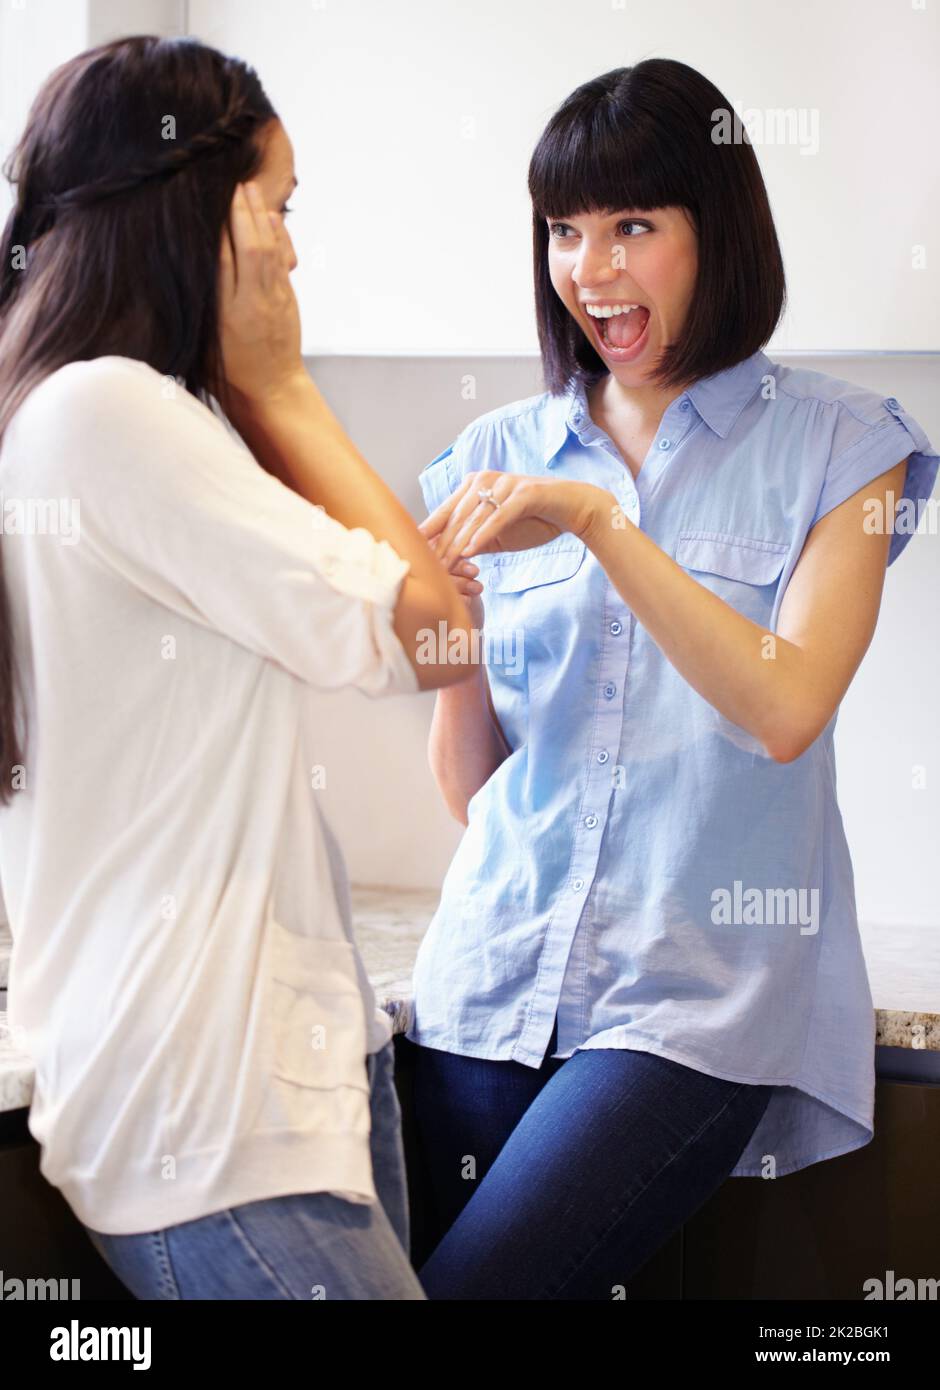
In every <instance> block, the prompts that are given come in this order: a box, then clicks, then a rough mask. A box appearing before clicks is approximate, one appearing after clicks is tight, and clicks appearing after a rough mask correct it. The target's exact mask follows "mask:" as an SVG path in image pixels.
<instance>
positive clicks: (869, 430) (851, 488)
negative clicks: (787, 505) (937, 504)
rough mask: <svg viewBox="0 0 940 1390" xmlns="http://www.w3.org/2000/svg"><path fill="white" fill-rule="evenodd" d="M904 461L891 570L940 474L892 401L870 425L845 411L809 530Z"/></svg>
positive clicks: (921, 437) (924, 442)
mask: <svg viewBox="0 0 940 1390" xmlns="http://www.w3.org/2000/svg"><path fill="white" fill-rule="evenodd" d="M902 459H909V462H908V465H907V476H906V478H905V481H904V492H903V495H902V497H901V498H896V499H895V518H894V532H893V534H892V536H891V545H890V549H889V551H888V564H889V565H890V564H892V563H893V562H894V561H895V560H896V559H897V558H898V556H899V555H900V554H901V551H902V550H903V549H904V547H905V546H906V545H907V543H908V541H909V540H910V538H911V536H912V535H913V534H914V531H915V530H916V528H917V525H918V523H919V521H920V518H921V515H922V513H923V511H924V508H925V506H926V504H927V502H928V501H929V498H930V495H931V493H932V492H933V488H934V484H935V483H936V480H937V470H938V468H940V455H938V454H937V451H936V450H935V449H934V448H933V447H932V445H931V443H930V441H929V439H928V438H927V436H926V434H925V433H924V431H923V430H922V429H921V427H920V425H919V424H918V423H917V421H916V420H915V419H914V418H913V416H911V415H909V414H908V413H907V411H906V410H905V409H904V408H903V406H901V405H900V403H899V402H898V401H897V400H896V399H895V398H894V397H893V396H888V397H885V398H883V399H882V400H881V401H880V404H879V405H878V406H877V407H876V408H875V409H874V411H873V412H869V413H868V418H867V419H861V418H859V417H858V416H857V415H855V414H854V413H853V412H851V411H849V410H845V409H843V410H842V413H841V416H840V420H839V427H838V429H837V430H836V432H835V441H834V448H833V452H832V457H831V459H830V462H829V465H828V468H827V470H826V476H825V481H824V483H823V487H822V491H821V493H820V496H819V501H818V503H817V506H816V512H815V515H814V516H813V520H812V523H811V524H812V525H815V524H816V522H817V521H819V520H820V519H821V518H822V517H824V516H825V515H826V513H827V512H831V511H832V509H833V508H834V507H838V506H839V505H840V504H841V503H842V502H845V501H847V499H848V498H849V497H851V496H853V494H854V493H856V492H858V491H859V489H860V488H863V487H865V486H866V485H867V484H868V483H871V482H873V481H874V479H875V478H878V477H880V476H881V474H882V473H886V472H887V471H888V469H889V468H893V467H894V465H895V464H897V463H900V462H901V460H902Z"/></svg>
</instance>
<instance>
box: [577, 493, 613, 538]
mask: <svg viewBox="0 0 940 1390" xmlns="http://www.w3.org/2000/svg"><path fill="white" fill-rule="evenodd" d="M589 486H590V493H589V496H588V504H587V506H586V507H585V508H584V510H583V512H582V517H581V522H580V525H579V527H578V529H577V535H578V537H579V539H580V540H582V541H584V543H585V545H586V546H587V547H588V549H589V550H595V549H596V547H597V546H598V545H599V544H603V541H604V539H605V538H606V537H607V536H608V534H609V532H610V531H611V530H612V528H613V527H614V525H615V523H616V524H617V525H621V524H622V523H621V522H620V521H619V520H616V518H617V517H618V515H619V516H622V513H621V510H620V505H619V503H618V502H617V499H616V497H614V494H613V493H612V492H608V491H607V489H606V488H600V487H595V486H594V485H593V484H590V485H589Z"/></svg>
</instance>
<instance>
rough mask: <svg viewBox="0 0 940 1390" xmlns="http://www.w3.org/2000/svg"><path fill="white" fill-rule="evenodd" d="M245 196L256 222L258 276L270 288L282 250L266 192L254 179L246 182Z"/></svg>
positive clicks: (264, 287) (262, 284)
mask: <svg viewBox="0 0 940 1390" xmlns="http://www.w3.org/2000/svg"><path fill="white" fill-rule="evenodd" d="M245 196H246V198H247V201H248V208H249V211H250V213H251V216H252V219H253V222H254V229H255V239H256V244H257V247H258V259H259V265H258V278H259V280H260V281H261V287H262V289H265V290H269V289H271V287H272V285H273V283H274V278H275V275H276V273H277V265H278V262H279V261H280V251H279V249H278V244H277V241H276V239H275V236H274V229H273V227H272V226H271V219H270V217H269V216H268V208H267V204H266V203H265V201H264V194H263V193H262V192H261V189H260V187H259V185H258V184H257V182H256V181H255V180H254V179H251V180H249V182H248V183H246V184H245Z"/></svg>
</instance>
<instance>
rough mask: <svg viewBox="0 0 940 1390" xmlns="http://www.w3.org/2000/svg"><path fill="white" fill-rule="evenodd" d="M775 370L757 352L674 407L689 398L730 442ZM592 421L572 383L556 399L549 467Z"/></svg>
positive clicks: (548, 437)
mask: <svg viewBox="0 0 940 1390" xmlns="http://www.w3.org/2000/svg"><path fill="white" fill-rule="evenodd" d="M772 369H773V363H772V362H771V361H770V358H769V357H767V356H766V354H765V353H763V352H760V351H758V352H755V353H753V354H752V355H751V356H750V357H746V358H745V359H744V361H743V362H738V363H736V364H735V366H733V367H726V368H725V369H724V371H720V372H715V373H713V374H712V375H711V376H706V377H702V378H701V379H700V380H699V381H696V382H695V383H694V384H693V385H692V386H690V387H689V388H688V390H687V391H685V392H684V393H683V396H678V397H677V398H676V400H675V401H674V402H672V406H675V405H678V403H679V401H681V400H682V399H683V398H684V397H688V399H689V400H690V401H691V402H692V404H693V405H694V407H695V409H696V410H697V412H698V414H699V415H700V416H701V418H702V419H703V420H704V421H705V424H706V425H707V426H708V428H709V429H710V430H711V431H712V432H713V433H714V434H717V435H718V436H719V438H721V439H726V438H727V437H728V435H729V433H730V432H731V428H732V426H733V425H734V422H735V421H736V420H737V418H738V416H739V415H740V414H741V411H742V410H743V409H744V407H745V406H746V405H747V403H748V401H749V400H750V399H751V397H752V396H753V395H754V392H755V391H756V390H757V387H758V385H759V384H760V381H761V380H762V378H763V377H764V376H767V375H769V374H770V373H771V371H772ZM672 406H670V409H671V408H672ZM590 419H591V416H590V411H589V410H588V401H587V392H586V389H585V387H584V384H583V383H582V382H580V381H573V382H570V383H569V385H568V387H567V388H566V390H565V391H564V392H563V393H562V394H561V395H560V396H554V397H552V399H551V418H550V420H549V422H548V429H547V430H546V434H545V458H544V463H545V465H546V467H548V468H550V467H551V466H552V465H553V463H554V462H555V460H556V458H557V456H558V454H559V453H560V452H561V449H562V446H563V445H564V443H565V441H566V440H567V437H568V434H569V432H570V433H573V434H575V435H578V434H579V433H580V432H581V430H583V428H584V425H585V422H587V423H590Z"/></svg>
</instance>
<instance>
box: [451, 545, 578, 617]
mask: <svg viewBox="0 0 940 1390" xmlns="http://www.w3.org/2000/svg"><path fill="white" fill-rule="evenodd" d="M563 542H564V543H563V544H558V543H556V542H552V544H551V545H543V546H539V547H537V548H536V549H534V550H506V551H500V552H499V553H497V554H495V555H475V556H474V557H473V558H474V562H475V563H476V564H478V565H479V566H480V574H479V578H480V582H481V583H482V585H483V602H484V605H485V604H486V598H487V595H488V594H522V595H524V594H526V593H528V592H529V591H530V590H543V589H548V588H549V587H550V586H553V585H556V584H559V583H561V582H562V581H563V580H565V579H572V578H573V577H574V575H576V574H577V572H578V570H579V569H580V568H581V565H582V563H583V561H584V552H585V550H586V548H587V547H586V546H585V544H584V541H579V540H577V539H576V538H575V537H573V536H565V537H563ZM538 597H541V595H538ZM546 597H547V598H548V599H549V600H551V599H557V598H558V597H559V595H558V593H557V591H556V592H555V593H554V594H547V595H546Z"/></svg>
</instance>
